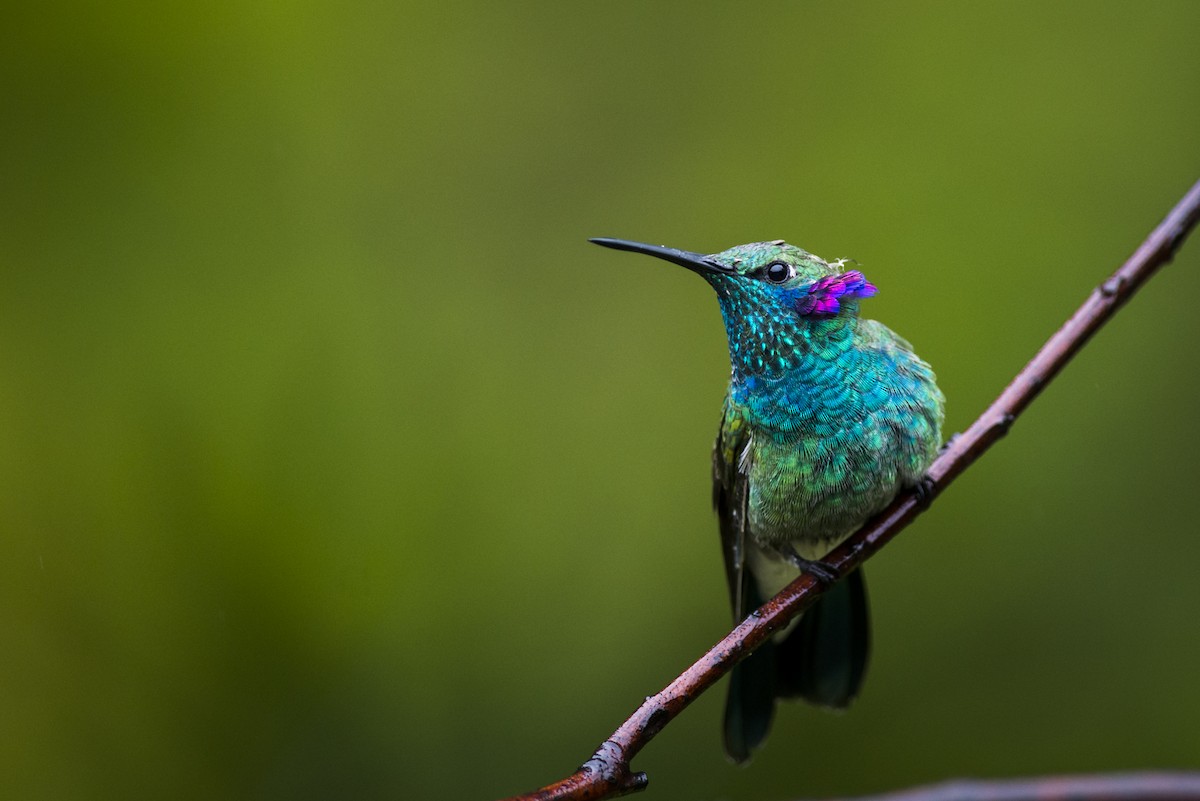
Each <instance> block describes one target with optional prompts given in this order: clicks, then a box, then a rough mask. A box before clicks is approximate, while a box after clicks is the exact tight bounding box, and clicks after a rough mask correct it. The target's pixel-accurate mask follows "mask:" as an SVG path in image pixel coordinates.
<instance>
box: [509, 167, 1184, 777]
mask: <svg viewBox="0 0 1200 801" xmlns="http://www.w3.org/2000/svg"><path fill="white" fill-rule="evenodd" d="M1197 221H1200V182H1197V183H1196V184H1194V185H1193V186H1192V188H1191V189H1190V190H1188V192H1187V194H1186V195H1184V196H1183V198H1182V199H1181V200H1180V201H1179V202H1178V203H1177V204H1176V205H1175V207H1174V208H1173V209H1171V211H1170V213H1168V214H1167V216H1166V217H1165V218H1164V219H1163V221H1162V222H1161V223H1159V225H1158V227H1157V228H1155V229H1154V231H1153V232H1151V234H1150V236H1148V237H1147V238H1146V240H1145V241H1144V242H1143V243H1142V244H1141V246H1140V247H1138V249H1137V250H1136V251H1134V253H1133V255H1132V256H1130V257H1129V259H1128V260H1127V261H1126V262H1125V263H1124V264H1123V265H1121V267H1120V269H1118V270H1117V271H1116V272H1115V273H1113V275H1112V276H1111V277H1110V278H1109V279H1108V280H1107V281H1105V282H1104V283H1103V284H1101V285H1100V286H1098V287H1096V289H1095V290H1093V292H1092V294H1091V295H1090V296H1089V297H1088V299H1087V300H1086V301H1084V303H1083V305H1082V306H1080V307H1079V309H1078V310H1077V311H1076V312H1075V314H1073V315H1072V316H1071V318H1070V319H1069V320H1067V322H1066V323H1064V324H1063V326H1062V328H1060V329H1059V330H1058V331H1057V332H1056V333H1055V334H1054V336H1052V337H1050V339H1049V340H1048V341H1047V342H1046V344H1045V345H1043V346H1042V349H1041V350H1039V351H1038V353H1037V355H1036V356H1034V357H1033V359H1032V360H1031V361H1030V362H1029V364H1027V365H1025V368H1024V369H1023V370H1021V372H1020V373H1018V374H1017V376H1016V378H1014V379H1013V380H1012V383H1010V384H1009V385H1008V387H1006V388H1005V390H1004V391H1003V392H1002V393H1000V397H998V398H997V399H996V400H995V401H994V402H993V403H992V405H991V406H989V407H988V408H987V410H986V411H985V412H984V413H983V414H982V415H980V416H979V419H977V420H976V421H975V422H974V423H973V424H972V425H971V427H970V428H968V429H967V430H966V432H964V433H963V434H961V435H959V436H958V437H956V438H954V439H953V440H951V442H950V443H949V444H948V445H947V446H946V448H945V449H944V450H943V451H942V453H941V455H940V456H939V457H938V458H937V461H935V462H934V463H933V465H932V466H931V467H930V468H929V481H928V484H927V485H926V486H925V487H924V492H923V493H922V496H921V497H919V496H918V494H917V493H912V492H909V493H902V494H901V495H900V496H899V497H898V498H897V499H896V500H895V501H894V502H893V503H892V504H891V506H889V507H888V508H887V509H885V510H884V511H882V512H881V513H879V514H878V515H876V516H875V517H873V518H872V519H871V520H869V521H867V523H866V524H865V525H863V527H862V528H861V529H859V530H858V531H857V532H855V533H854V534H853V535H851V537H850V538H849V539H847V540H846V541H845V542H843V543H842V544H841V545H839V546H838V547H837V548H835V549H834V550H833V551H832V552H831V553H830V554H829V555H828V556H827V557H825V558H824V559H823V560H822V561H823V562H825V563H826V564H827V565H829V566H830V567H831V568H833V570H834V572H835V573H836V575H837V576H842V575H845V574H846V573H848V572H850V571H851V570H853V569H854V568H856V567H858V565H859V564H861V563H862V562H863V561H864V560H866V559H868V558H869V557H871V556H872V555H874V554H875V552H876V551H878V550H879V549H880V548H882V547H883V546H884V545H886V544H887V543H888V542H889V541H890V540H891V539H892V538H893V537H895V536H896V534H898V533H899V532H900V531H901V529H903V528H904V527H905V526H907V525H908V524H909V523H910V522H912V520H913V519H914V518H915V517H916V516H917V515H919V514H920V513H921V512H923V511H924V510H925V509H926V508H927V507H928V505H929V503H930V502H931V501H932V500H933V499H934V498H935V497H936V496H937V495H939V494H940V493H941V492H942V490H944V489H945V488H946V487H947V486H949V484H950V482H952V481H953V480H954V479H955V478H957V477H958V476H959V475H960V474H961V473H962V472H963V471H964V470H966V469H967V468H968V467H969V466H970V465H971V464H972V463H973V462H974V461H975V460H976V459H978V458H979V457H980V456H982V455H983V453H984V451H986V450H987V449H988V448H990V447H991V446H992V445H994V444H995V443H996V441H997V440H999V439H1000V438H1001V437H1003V436H1004V435H1005V434H1006V433H1008V430H1009V428H1010V427H1011V426H1012V424H1013V422H1014V421H1015V420H1016V419H1017V416H1018V415H1020V414H1021V412H1023V411H1024V410H1025V409H1026V407H1028V406H1029V404H1030V403H1032V402H1033V399H1034V398H1036V397H1037V396H1038V395H1039V394H1040V393H1041V391H1042V390H1043V389H1044V388H1045V387H1046V385H1047V384H1048V383H1050V381H1051V380H1052V379H1053V378H1054V377H1055V376H1056V375H1058V373H1059V371H1061V370H1062V368H1063V367H1064V366H1065V365H1066V363H1067V362H1068V361H1070V360H1071V357H1073V356H1074V355H1075V354H1076V353H1078V352H1079V349H1080V348H1082V347H1083V346H1084V344H1086V343H1087V341H1088V340H1089V339H1091V337H1092V335H1093V334H1095V333H1096V331H1098V330H1099V329H1100V326H1102V325H1104V323H1105V322H1107V321H1108V319H1109V318H1110V317H1112V315H1113V314H1114V313H1115V312H1116V311H1117V310H1118V309H1119V308H1121V306H1123V305H1124V304H1125V302H1126V301H1128V300H1129V298H1130V297H1132V296H1133V293H1134V292H1136V291H1137V290H1138V289H1139V288H1140V287H1141V286H1142V284H1144V283H1145V282H1146V281H1147V279H1149V278H1150V277H1151V276H1152V275H1153V274H1154V273H1155V271H1156V270H1158V268H1160V267H1162V266H1163V265H1164V264H1166V263H1167V262H1169V261H1170V260H1171V258H1172V257H1173V256H1174V255H1175V251H1176V250H1177V249H1178V248H1179V246H1180V245H1181V244H1182V243H1183V240H1184V238H1185V237H1186V236H1187V234H1188V233H1189V232H1190V231H1191V230H1192V228H1193V227H1194V226H1195V225H1196V223H1197ZM825 589H826V587H825V586H823V585H822V584H821V582H819V581H818V580H817V579H815V578H814V577H813V576H811V575H809V574H807V573H805V574H804V575H801V576H800V577H799V578H797V579H796V580H795V581H793V582H792V583H791V584H789V585H788V586H787V587H785V588H784V589H783V590H782V591H781V592H780V593H779V594H778V595H776V596H775V597H774V598H772V599H771V600H770V601H768V602H767V603H766V604H764V605H763V606H762V607H761V608H760V609H758V610H757V611H755V612H754V613H752V614H751V615H750V616H749V617H747V618H746V619H745V620H743V621H742V622H741V623H739V624H738V625H737V626H736V627H734V629H733V631H731V632H729V634H727V635H726V636H725V637H724V638H723V639H722V640H721V641H720V642H718V643H717V644H716V645H714V646H713V647H712V648H711V649H710V650H709V651H708V653H706V654H705V655H704V656H702V657H701V658H700V659H699V660H697V661H696V662H695V663H694V664H693V665H692V666H691V667H689V668H688V669H687V670H685V671H684V672H683V673H681V674H680V675H679V676H678V678H676V679H675V680H674V681H672V682H671V683H670V684H669V685H667V687H666V688H665V689H663V690H662V691H661V692H659V693H657V694H656V695H652V696H650V697H648V698H647V699H646V700H645V702H644V703H643V704H642V705H641V706H639V707H638V709H637V711H635V712H634V713H633V715H631V716H630V717H629V718H628V719H627V720H626V721H625V722H624V723H622V724H621V726H620V727H619V728H618V729H617V730H616V731H615V732H613V733H612V735H611V736H610V737H609V738H608V739H607V740H605V741H604V743H603V744H601V746H600V748H598V749H597V750H596V753H595V754H593V755H592V757H591V759H589V760H588V761H587V762H585V763H584V764H583V765H582V766H580V767H579V769H578V770H576V771H575V772H574V773H573V774H571V775H570V776H568V777H566V778H565V779H562V780H560V781H558V782H555V783H554V784H550V785H547V786H546V787H543V788H541V789H539V790H534V791H533V792H530V793H526V794H524V795H520V796H513V797H512V798H511V799H509V801H559V800H560V799H574V800H577V801H595V799H603V798H615V797H617V796H620V795H625V794H627V793H632V792H636V791H638V790H641V789H643V788H645V786H646V784H647V782H648V781H649V780H648V779H647V777H646V774H644V773H640V772H634V771H632V770H631V769H630V766H629V763H630V761H631V760H632V759H633V757H634V756H636V755H637V753H638V752H639V751H641V750H642V748H643V747H645V745H646V743H648V742H649V741H650V740H651V739H652V738H653V737H654V736H655V735H656V734H658V732H659V731H660V730H662V728H663V726H665V725H666V724H667V723H669V722H670V721H671V720H673V719H674V718H675V717H676V716H677V715H678V714H679V713H680V712H682V711H683V710H684V709H685V708H687V706H688V705H689V704H691V702H692V701H694V700H695V699H696V697H697V696H699V695H700V693H702V692H704V691H705V690H707V689H708V688H709V687H711V686H712V685H713V684H715V683H716V682H717V680H718V679H720V678H721V677H722V676H724V675H725V674H726V673H728V672H729V670H730V669H732V668H733V666H734V665H735V664H736V663H737V662H738V661H740V660H741V659H743V658H745V657H746V656H748V655H749V654H750V653H751V652H752V651H753V650H754V649H755V648H757V647H758V646H759V645H760V644H762V643H763V642H764V641H765V640H766V639H767V638H768V637H770V636H771V635H772V634H773V633H774V632H776V631H778V630H779V629H781V628H783V627H784V626H786V625H787V624H788V622H790V621H791V620H792V619H793V618H794V617H796V615H798V614H800V613H801V612H802V611H804V610H805V609H807V608H808V607H809V606H812V604H813V603H814V602H815V601H816V599H817V598H818V597H819V596H820V594H821V593H822V592H824V590H825Z"/></svg>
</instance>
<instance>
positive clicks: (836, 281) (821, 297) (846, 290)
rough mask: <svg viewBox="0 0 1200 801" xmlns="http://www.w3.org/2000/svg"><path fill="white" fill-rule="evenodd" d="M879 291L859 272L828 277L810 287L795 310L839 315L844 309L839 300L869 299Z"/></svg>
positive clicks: (798, 312)
mask: <svg viewBox="0 0 1200 801" xmlns="http://www.w3.org/2000/svg"><path fill="white" fill-rule="evenodd" d="M801 291H804V290H801ZM877 291H878V290H876V289H875V285H874V284H872V283H871V282H870V281H868V280H867V279H865V278H863V274H862V273H860V272H859V271H858V270H851V271H850V272H848V273H838V274H837V275H827V276H825V277H824V278H818V279H817V280H816V281H813V282H812V283H811V284H809V285H808V290H807V293H806V294H803V295H801V296H800V297H799V299H797V300H796V305H795V309H796V313H797V314H837V313H838V312H839V311H841V309H842V304H841V303H839V302H838V298H843V297H845V298H869V297H871V296H872V295H874V294H875V293H876V292H877Z"/></svg>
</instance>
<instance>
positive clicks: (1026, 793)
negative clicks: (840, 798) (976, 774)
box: [845, 773, 1200, 801]
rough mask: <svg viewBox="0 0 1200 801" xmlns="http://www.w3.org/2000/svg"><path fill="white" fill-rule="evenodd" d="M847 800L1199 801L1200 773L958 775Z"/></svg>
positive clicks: (846, 800) (847, 800)
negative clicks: (973, 777) (983, 778)
mask: <svg viewBox="0 0 1200 801" xmlns="http://www.w3.org/2000/svg"><path fill="white" fill-rule="evenodd" d="M845 801H1200V773H1124V774H1120V773H1118V774H1111V775H1101V776H1054V777H1050V778H1037V779H1007V780H1002V781H967V780H962V779H960V780H957V781H949V782H943V783H941V784H931V785H928V786H925V787H914V788H912V789H910V790H901V791H900V792H896V793H883V794H881V795H869V796H860V797H858V798H854V799H845Z"/></svg>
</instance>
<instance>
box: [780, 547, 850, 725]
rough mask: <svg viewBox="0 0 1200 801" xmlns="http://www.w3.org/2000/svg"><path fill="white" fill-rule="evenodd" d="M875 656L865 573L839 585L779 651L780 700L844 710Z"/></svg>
mask: <svg viewBox="0 0 1200 801" xmlns="http://www.w3.org/2000/svg"><path fill="white" fill-rule="evenodd" d="M870 652H871V618H870V612H869V610H868V608H867V585H866V581H865V580H864V579H863V574H862V570H855V571H854V572H853V573H851V574H850V575H848V576H846V577H845V578H844V579H842V580H841V581H839V582H838V583H837V585H836V586H834V587H833V588H832V589H831V590H830V591H829V592H827V593H825V595H823V596H822V597H821V600H820V601H819V602H818V603H817V604H816V606H814V607H813V608H812V609H810V610H808V611H807V612H805V613H804V617H802V618H800V623H799V624H798V625H797V626H796V628H795V630H794V631H793V632H792V633H791V634H789V635H788V637H787V639H786V640H784V641H783V642H782V643H779V644H778V645H777V646H776V650H775V654H776V660H777V664H778V678H777V680H776V694H777V695H778V696H779V697H780V698H795V697H800V698H803V699H804V700H806V701H808V702H809V703H812V704H817V705H818V706H825V707H832V708H834V709H844V708H846V707H848V706H850V702H851V701H853V700H854V699H855V697H857V695H858V691H859V690H860V689H861V688H862V683H863V677H864V676H865V675H866V673H867V658H868V657H869V656H870Z"/></svg>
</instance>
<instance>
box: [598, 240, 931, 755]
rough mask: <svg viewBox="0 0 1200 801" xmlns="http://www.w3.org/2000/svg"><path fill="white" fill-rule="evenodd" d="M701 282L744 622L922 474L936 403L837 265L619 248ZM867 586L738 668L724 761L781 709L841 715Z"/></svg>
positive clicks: (758, 735)
mask: <svg viewBox="0 0 1200 801" xmlns="http://www.w3.org/2000/svg"><path fill="white" fill-rule="evenodd" d="M591 241H592V242H595V243H596V244H597V245H603V246H604V247H609V248H616V249H617V250H629V251H633V252H634V253H645V254H647V255H650V256H655V257H657V258H660V259H665V260H667V261H670V262H674V263H675V264H679V265H682V266H684V267H686V268H688V269H689V270H691V271H693V272H696V273H699V274H700V275H701V276H702V277H703V278H704V279H705V280H706V281H708V283H709V284H710V285H711V286H712V288H713V289H715V290H716V291H717V299H718V300H719V302H720V304H721V316H722V318H724V320H725V333H726V335H727V336H728V338H729V359H730V362H731V363H732V374H731V377H730V381H729V392H728V394H727V395H726V396H725V406H724V411H723V412H722V415H721V427H720V429H719V431H718V432H717V441H716V445H715V446H714V448H713V505H714V506H715V507H716V512H717V516H718V518H719V521H720V530H721V548H722V551H723V552H724V556H725V574H726V577H727V579H728V581H729V595H730V598H731V600H732V602H733V617H734V621H735V622H740V621H741V620H742V618H743V617H745V616H746V615H747V614H748V613H749V612H751V611H753V610H755V609H757V608H758V607H759V606H761V605H762V604H763V603H764V602H765V601H766V600H767V599H769V598H771V597H772V596H773V595H775V594H776V593H777V592H778V591H779V590H781V589H782V588H783V587H784V586H785V585H787V584H788V583H789V582H791V581H792V580H793V579H794V578H796V576H797V575H799V573H800V571H802V570H809V571H811V572H815V573H817V574H818V575H819V576H821V577H822V578H825V579H829V578H831V574H830V571H829V568H828V567H827V566H825V565H823V564H822V563H821V562H820V561H819V560H820V559H821V557H823V556H824V555H825V554H827V553H828V552H829V551H830V549H832V548H833V547H834V546H836V545H837V544H838V543H839V542H841V541H842V540H844V539H845V538H846V537H847V536H849V535H850V534H851V533H853V532H854V531H855V530H856V529H857V528H858V527H859V526H860V525H862V523H863V522H864V521H866V519H867V518H868V517H870V516H871V515H873V514H875V513H876V512H878V511H880V510H881V509H883V508H884V507H885V506H887V504H888V503H889V502H891V500H892V499H893V498H894V497H895V496H896V494H897V493H898V492H899V491H900V490H901V489H903V488H905V487H912V486H914V485H917V484H918V482H919V481H920V480H921V479H922V478H923V476H924V475H925V471H926V470H927V469H928V467H929V465H930V463H931V462H932V461H933V459H934V457H935V456H936V455H937V452H938V448H939V446H940V443H941V427H942V419H943V411H942V410H943V404H944V402H945V399H944V398H943V396H942V393H941V391H940V390H939V389H938V388H937V385H936V384H935V383H934V375H933V371H932V370H931V369H930V368H929V365H928V364H926V363H925V362H923V361H921V359H920V358H919V357H918V356H917V355H916V354H914V353H913V351H912V346H911V345H909V344H908V342H906V341H905V340H904V339H903V338H901V337H900V336H898V335H897V334H895V333H893V332H892V331H891V329H889V328H887V327H886V326H884V325H883V324H881V323H878V322H876V321H874V320H866V319H862V318H861V317H859V314H858V306H859V301H861V300H862V299H864V298H869V297H871V296H872V295H874V294H875V291H876V290H875V286H874V285H873V284H871V283H869V282H868V281H867V280H866V279H865V278H863V275H862V273H861V272H859V271H858V270H849V271H843V268H844V267H845V266H846V265H845V262H844V261H834V262H826V261H824V260H823V259H821V258H819V257H817V256H814V255H813V254H811V253H808V252H807V251H804V250H801V249H800V248H798V247H795V246H793V245H789V244H787V243H785V242H783V241H782V240H776V241H774V242H754V243H751V244H749V245H739V246H738V247H734V248H730V249H729V250H726V251H724V252H722V253H717V254H715V255H711V256H704V255H701V254H699V253H691V252H689V251H686V250H676V249H674V248H667V247H660V246H657V245H645V244H642V243H640V242H629V241H626V240H622V239H592V240H591ZM870 638H871V632H870V622H869V618H868V610H867V596H866V585H865V584H864V582H863V576H862V571H861V570H856V571H855V572H853V573H851V574H850V575H848V576H846V577H845V578H844V579H843V580H842V581H841V582H839V583H838V584H836V585H835V586H834V587H833V588H831V589H830V590H829V591H828V592H827V593H826V594H825V595H823V596H822V597H821V598H820V600H819V601H818V602H817V604H816V605H814V606H813V607H812V608H811V609H809V610H808V611H807V612H805V613H804V615H803V616H802V617H801V618H800V619H799V620H798V621H796V622H794V623H793V624H792V625H791V626H789V627H788V628H787V629H784V630H783V631H781V632H779V633H778V634H776V635H775V637H774V639H772V640H769V641H768V642H766V643H764V644H763V645H762V646H760V647H759V649H758V650H757V651H755V652H754V653H753V654H751V655H750V656H749V657H748V658H746V659H745V660H743V661H742V662H741V663H739V664H738V665H737V666H736V667H735V668H734V670H733V672H732V675H731V677H730V685H729V696H728V698H727V700H726V704H725V751H726V753H728V754H729V756H730V758H731V759H733V760H734V761H736V762H739V763H740V762H745V761H746V760H747V759H749V757H750V754H751V752H752V751H753V750H754V749H755V748H757V747H758V746H759V745H760V744H761V743H762V741H763V739H765V738H766V736H767V732H768V730H769V729H770V726H771V718H772V716H773V715H774V712H775V699H776V698H795V697H799V698H803V699H805V700H807V701H809V702H811V703H814V704H817V705H819V706H823V707H830V708H845V707H847V706H849V704H850V702H851V701H853V700H854V698H855V696H856V695H857V694H858V691H859V688H860V686H861V685H862V680H863V675H864V674H865V672H866V666H867V655H868V653H869V651H870Z"/></svg>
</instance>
